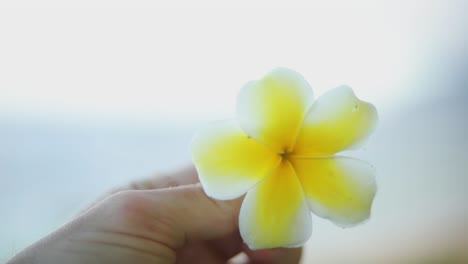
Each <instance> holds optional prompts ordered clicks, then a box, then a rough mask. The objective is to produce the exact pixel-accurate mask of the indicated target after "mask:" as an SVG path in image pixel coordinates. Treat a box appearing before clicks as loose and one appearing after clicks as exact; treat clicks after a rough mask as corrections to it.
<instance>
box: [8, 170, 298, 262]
mask: <svg viewBox="0 0 468 264" xmlns="http://www.w3.org/2000/svg"><path fill="white" fill-rule="evenodd" d="M242 199H243V198H239V199H236V200H231V201H219V200H214V199H211V198H209V197H207V196H206V195H205V193H204V192H203V189H202V187H201V185H200V184H199V183H198V176H197V174H196V171H195V169H193V168H188V169H184V170H182V171H180V172H178V173H174V174H173V175H169V176H165V177H155V178H151V179H148V180H145V181H141V182H136V183H133V184H130V185H129V186H128V188H122V189H119V190H116V191H114V192H113V193H111V194H110V195H108V196H106V197H105V198H104V199H102V200H101V201H100V202H97V203H96V204H95V205H94V206H92V207H91V208H89V209H87V210H86V211H84V212H83V213H81V214H80V215H79V216H78V217H76V218H75V219H73V220H72V221H71V222H69V223H67V224H65V225H64V226H63V227H61V228H60V229H58V230H57V231H55V232H54V233H52V234H50V235H48V236H47V237H45V238H44V239H42V240H40V241H39V242H36V243H35V244H33V245H32V246H30V247H29V248H27V249H26V250H24V251H23V252H20V253H19V254H18V255H17V256H16V257H14V258H13V259H12V260H10V262H8V263H9V264H17V263H35V264H41V263H71V264H72V263H122V264H124V263H141V264H145V263H152V264H154V263H204V264H205V263H206V264H211V263H236V262H234V261H235V260H238V261H241V263H286V264H287V263H298V262H299V259H300V256H301V248H291V249H283V248H281V249H270V250H261V251H252V250H250V249H248V247H247V246H246V245H245V244H243V242H242V239H241V237H240V234H239V230H238V214H239V209H240V205H241V203H242ZM242 252H243V253H245V255H246V256H247V257H245V256H244V257H245V258H242V259H241V258H239V257H236V258H235V259H232V258H233V257H234V256H236V255H238V254H239V253H242Z"/></svg>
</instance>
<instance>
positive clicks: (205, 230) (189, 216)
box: [144, 183, 243, 245]
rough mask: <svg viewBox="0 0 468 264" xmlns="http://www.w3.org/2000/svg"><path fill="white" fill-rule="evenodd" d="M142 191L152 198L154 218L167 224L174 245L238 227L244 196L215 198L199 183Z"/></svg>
mask: <svg viewBox="0 0 468 264" xmlns="http://www.w3.org/2000/svg"><path fill="white" fill-rule="evenodd" d="M144 192H147V194H148V195H149V196H151V197H152V199H153V200H154V203H153V205H152V208H153V210H154V215H155V216H156V218H157V219H155V220H156V221H159V222H160V223H161V224H163V225H166V226H168V228H167V229H168V230H167V235H168V236H169V237H172V239H175V240H176V241H173V242H176V244H177V245H182V244H184V243H185V242H186V241H187V240H210V239H215V238H218V237H222V236H225V235H228V234H231V233H233V232H234V231H236V230H237V229H238V216H239V210H240V206H241V203H242V200H243V197H240V198H237V199H234V200H227V201H221V200H215V199H213V198H210V197H208V196H207V195H206V194H205V192H204V191H203V188H202V186H201V184H200V183H198V184H191V185H184V186H178V187H175V188H167V189H159V190H151V191H144Z"/></svg>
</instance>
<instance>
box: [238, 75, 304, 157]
mask: <svg viewBox="0 0 468 264" xmlns="http://www.w3.org/2000/svg"><path fill="white" fill-rule="evenodd" d="M311 103H312V89H311V88H310V86H309V84H307V82H306V81H305V80H304V78H303V77H302V76H301V75H300V74H298V73H297V72H295V71H292V70H289V69H285V68H278V69H275V70H273V71H271V72H269V73H268V74H267V75H266V76H265V77H263V78H262V79H261V80H257V81H252V82H249V83H247V84H246V85H245V86H244V87H243V89H242V90H241V92H240V94H239V97H238V99H237V117H238V120H239V124H240V126H241V127H242V129H244V131H246V132H247V134H249V135H250V136H251V137H253V138H255V139H257V140H259V141H260V142H263V143H264V144H265V145H267V146H269V147H271V148H272V149H273V150H274V151H276V152H278V153H281V152H283V151H285V150H288V151H290V150H291V149H292V147H293V144H294V141H295V139H296V136H297V134H298V131H299V128H300V126H301V123H302V120H303V119H304V116H305V114H306V112H307V110H308V108H309V106H310V105H311Z"/></svg>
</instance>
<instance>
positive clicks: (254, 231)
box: [239, 161, 312, 249]
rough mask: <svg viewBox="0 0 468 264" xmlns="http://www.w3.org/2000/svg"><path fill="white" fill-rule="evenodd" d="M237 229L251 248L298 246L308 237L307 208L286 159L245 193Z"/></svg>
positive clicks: (309, 223) (299, 186)
mask: <svg viewBox="0 0 468 264" xmlns="http://www.w3.org/2000/svg"><path fill="white" fill-rule="evenodd" d="M239 229H240V233H241V235H242V238H243V239H244V242H245V243H246V244H247V245H248V246H249V247H250V248H251V249H264V248H276V247H298V246H301V245H303V244H304V243H305V242H306V241H307V239H308V238H309V237H310V235H311V232H312V221H311V216H310V211H309V208H308V206H307V203H306V201H305V197H304V194H303V191H302V188H301V185H300V183H299V181H298V179H297V177H296V174H295V172H294V169H293V168H292V166H291V164H290V163H289V162H288V161H283V162H282V163H281V165H280V166H279V167H278V169H277V170H276V171H275V172H274V173H272V174H271V175H269V176H267V177H266V178H265V179H264V180H263V181H261V182H260V183H258V184H257V185H256V186H255V187H254V188H253V189H251V190H250V191H249V192H248V193H247V195H246V197H245V199H244V202H243V204H242V207H241V210H240V214H239Z"/></svg>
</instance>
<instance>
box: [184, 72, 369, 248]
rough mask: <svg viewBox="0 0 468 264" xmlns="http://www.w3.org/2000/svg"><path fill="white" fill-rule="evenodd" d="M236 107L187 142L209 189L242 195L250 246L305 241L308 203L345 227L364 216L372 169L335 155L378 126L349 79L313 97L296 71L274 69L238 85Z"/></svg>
mask: <svg viewBox="0 0 468 264" xmlns="http://www.w3.org/2000/svg"><path fill="white" fill-rule="evenodd" d="M236 114H237V120H228V121H219V122H215V123H213V124H212V125H210V126H208V127H206V128H205V129H202V130H201V131H199V132H198V134H197V135H196V136H195V137H194V139H193V142H192V146H191V150H192V157H193V161H194V163H195V166H196V169H197V171H198V174H199V177H200V182H201V184H202V186H203V188H204V190H205V192H206V194H207V195H208V196H210V197H213V198H215V199H221V200H227V199H234V198H237V197H240V196H242V195H243V194H245V193H247V194H246V196H245V198H244V201H243V203H242V207H241V209H240V213H239V229H240V233H241V236H242V238H243V239H244V241H245V243H246V244H247V245H248V246H249V247H250V248H252V249H263V248H274V247H296V246H301V245H303V244H304V243H305V242H306V241H307V240H308V238H309V237H310V235H311V231H312V221H311V215H310V211H312V212H313V213H315V214H316V215H318V216H321V217H323V218H327V219H329V220H331V221H332V222H334V223H335V224H337V225H339V226H342V227H346V226H352V225H355V224H358V223H360V222H362V221H364V220H366V219H367V218H368V217H369V215H370V210H371V206H372V201H373V199H374V195H375V192H376V184H375V178H374V174H375V173H374V169H373V167H372V166H371V165H370V164H368V163H366V162H364V161H360V160H357V159H354V158H348V157H342V156H334V155H335V154H336V153H338V152H340V151H343V150H349V149H355V148H357V147H358V146H360V145H361V144H362V143H363V142H364V140H365V139H366V138H368V136H369V135H370V134H371V132H372V131H373V130H374V128H375V125H376V123H377V111H376V109H375V107H374V106H373V105H372V104H369V103H366V102H364V101H361V100H359V99H358V98H357V97H356V96H355V95H354V93H353V91H352V90H351V88H349V87H347V86H341V87H338V88H335V89H333V90H330V91H328V92H327V93H325V94H324V95H322V96H321V97H320V98H318V100H316V101H315V102H313V100H312V89H311V88H310V86H309V84H308V83H307V82H306V81H305V80H304V78H303V77H302V76H301V75H300V74H298V73H297V72H294V71H292V70H289V69H285V68H278V69H274V70H273V71H271V72H269V73H268V74H267V75H266V76H264V77H263V78H262V79H260V80H256V81H251V82H249V83H247V84H246V85H245V86H244V87H243V89H242V90H241V92H240V94H239V97H238V101H237V108H236Z"/></svg>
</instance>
